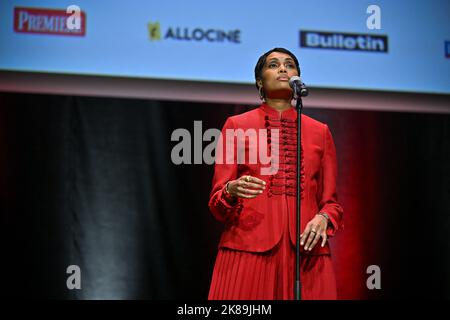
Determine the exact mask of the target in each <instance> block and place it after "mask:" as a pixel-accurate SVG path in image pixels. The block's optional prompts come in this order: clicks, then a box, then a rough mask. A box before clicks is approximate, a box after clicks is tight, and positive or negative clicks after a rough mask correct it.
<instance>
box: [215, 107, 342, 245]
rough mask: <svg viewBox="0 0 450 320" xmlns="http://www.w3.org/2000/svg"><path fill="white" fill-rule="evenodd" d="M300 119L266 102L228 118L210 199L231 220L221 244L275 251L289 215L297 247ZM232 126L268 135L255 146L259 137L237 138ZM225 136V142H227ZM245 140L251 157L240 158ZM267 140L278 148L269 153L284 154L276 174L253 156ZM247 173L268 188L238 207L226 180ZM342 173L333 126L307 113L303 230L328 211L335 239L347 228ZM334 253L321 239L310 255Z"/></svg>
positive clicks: (292, 111)
mask: <svg viewBox="0 0 450 320" xmlns="http://www.w3.org/2000/svg"><path fill="white" fill-rule="evenodd" d="M296 119H297V112H296V110H295V109H294V108H291V109H289V110H286V111H284V112H278V111H276V110H274V109H272V108H271V107H269V106H268V105H266V104H262V105H261V106H260V107H258V108H256V109H254V110H251V111H249V112H246V113H243V114H240V115H236V116H233V117H230V118H228V119H227V121H226V123H225V125H224V127H223V130H222V136H221V139H220V140H219V143H218V145H217V148H216V165H215V172H214V178H213V182H212V185H213V186H212V191H211V196H210V201H209V208H210V210H211V212H212V214H213V215H214V216H215V218H216V219H217V220H219V221H221V222H224V223H225V229H224V231H223V234H222V237H221V240H220V244H219V247H226V248H231V249H236V250H244V251H251V252H263V251H267V250H270V249H272V248H273V247H274V246H275V245H276V244H277V243H278V241H279V240H280V239H281V236H282V232H283V230H284V224H285V223H286V221H285V219H288V223H289V233H290V238H291V241H292V243H293V244H294V245H295V243H296V241H295V229H296V223H295V221H296V210H295V207H296V197H295V194H296V180H295V177H296V159H297V157H296V150H297V148H296V146H297V137H296V133H297V128H296V127H297V125H296V121H297V120H296ZM227 129H234V130H236V129H243V131H246V130H248V129H250V130H252V129H256V131H257V132H267V137H265V136H264V135H263V136H262V138H261V139H258V140H257V143H256V144H255V143H254V142H252V141H254V139H252V138H249V137H251V135H250V134H249V135H247V136H244V135H237V136H233V137H231V136H227V135H226V132H227ZM259 129H267V130H261V131H259ZM241 132H242V130H241ZM247 132H250V131H247ZM277 132H278V133H279V139H278V141H276V140H277V139H276V133H277ZM222 137H223V138H224V139H225V140H222ZM264 140H266V141H264ZM231 143H234V150H232V151H231V152H230V149H227V148H226V146H227V145H228V146H230V145H232V144H231ZM239 143H243V144H242V146H245V154H246V155H247V157H246V159H245V161H243V159H242V158H238V156H239V152H238V151H237V149H238V148H239V145H240V144H239ZM264 143H267V145H268V149H270V147H273V148H274V149H275V150H272V152H271V153H268V154H269V155H272V156H275V157H276V156H277V155H278V159H279V165H278V167H277V169H278V170H275V172H274V173H273V174H267V173H263V172H262V170H261V169H263V168H266V169H267V167H270V164H264V163H267V162H263V161H260V160H261V159H260V158H259V157H258V160H257V161H256V163H255V161H253V163H252V162H251V161H250V159H249V156H248V155H249V154H250V153H251V152H252V150H253V149H254V148H253V147H254V146H257V147H258V148H259V147H261V146H262V147H264ZM252 146H253V147H252ZM252 148H253V149H252ZM242 151H243V150H242ZM222 157H223V158H222ZM218 159H223V161H220V160H218ZM238 159H240V160H238ZM242 175H251V176H254V177H257V178H260V179H262V180H264V181H266V183H267V184H266V189H265V190H264V192H263V193H262V194H260V195H258V196H257V197H256V198H253V199H242V198H239V200H238V201H237V202H235V204H234V205H230V204H229V203H228V202H227V201H226V200H225V198H226V197H227V194H226V193H225V186H226V183H227V182H228V181H230V180H234V179H237V178H238V177H240V176H242ZM336 177H337V164H336V149H335V146H334V142H333V138H332V136H331V132H330V130H329V129H328V126H327V125H326V124H323V123H321V122H319V121H316V120H314V119H312V118H310V117H308V116H306V115H302V162H301V190H302V191H301V198H302V199H301V230H302V231H303V230H304V228H305V226H306V224H307V223H308V222H309V221H310V220H311V219H312V218H313V217H314V216H315V215H316V214H317V213H319V212H324V213H327V214H328V216H329V217H330V220H331V223H330V225H329V227H328V230H327V234H328V236H329V237H331V236H333V235H334V233H335V232H336V231H337V230H338V229H340V228H342V227H343V224H342V215H343V209H342V207H341V206H340V205H339V204H338V203H337V194H336ZM302 249H303V248H302ZM329 253H330V249H329V245H328V242H327V244H326V245H325V246H324V247H323V248H322V247H320V241H319V242H318V244H317V245H316V246H315V248H314V249H313V250H312V251H311V253H310V254H329Z"/></svg>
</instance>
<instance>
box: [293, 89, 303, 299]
mask: <svg viewBox="0 0 450 320" xmlns="http://www.w3.org/2000/svg"><path fill="white" fill-rule="evenodd" d="M298 91H300V90H297V89H294V99H296V109H297V194H296V197H297V208H296V209H297V212H296V213H297V226H296V232H295V234H296V247H295V248H296V252H295V255H296V256H295V258H296V259H295V286H294V287H295V288H294V291H295V292H294V296H295V300H301V299H302V283H301V279H300V265H301V264H300V262H301V261H300V210H301V206H300V205H301V189H300V188H301V183H300V179H301V177H300V170H301V157H302V149H301V145H302V121H301V115H302V109H303V102H302V94H301V93H300V92H298Z"/></svg>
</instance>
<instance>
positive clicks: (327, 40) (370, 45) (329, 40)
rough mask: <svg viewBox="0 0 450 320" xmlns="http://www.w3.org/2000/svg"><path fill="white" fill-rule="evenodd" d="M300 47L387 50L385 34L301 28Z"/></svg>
mask: <svg viewBox="0 0 450 320" xmlns="http://www.w3.org/2000/svg"><path fill="white" fill-rule="evenodd" d="M300 47H303V48H312V49H335V50H349V51H370V52H388V37H387V36H385V35H375V34H360V33H343V32H325V31H309V30H301V31H300Z"/></svg>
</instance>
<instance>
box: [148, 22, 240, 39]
mask: <svg viewBox="0 0 450 320" xmlns="http://www.w3.org/2000/svg"><path fill="white" fill-rule="evenodd" d="M147 27H148V37H149V39H150V41H159V40H175V41H206V42H230V43H241V30H239V29H234V30H222V29H216V28H209V29H205V28H198V27H196V28H187V27H168V28H167V29H165V30H162V29H161V25H160V23H159V22H149V23H148V25H147Z"/></svg>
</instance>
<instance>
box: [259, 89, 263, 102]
mask: <svg viewBox="0 0 450 320" xmlns="http://www.w3.org/2000/svg"><path fill="white" fill-rule="evenodd" d="M258 91H259V98H260V99H261V100H262V101H264V92H263V90H262V87H259V89H258Z"/></svg>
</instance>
